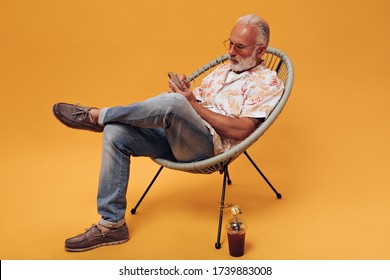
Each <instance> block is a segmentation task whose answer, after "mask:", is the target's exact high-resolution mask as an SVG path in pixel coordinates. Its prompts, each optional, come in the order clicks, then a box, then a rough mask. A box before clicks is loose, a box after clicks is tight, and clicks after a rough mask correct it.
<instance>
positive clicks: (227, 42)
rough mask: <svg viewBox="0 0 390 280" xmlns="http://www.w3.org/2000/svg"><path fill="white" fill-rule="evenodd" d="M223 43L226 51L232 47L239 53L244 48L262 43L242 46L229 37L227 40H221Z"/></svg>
mask: <svg viewBox="0 0 390 280" xmlns="http://www.w3.org/2000/svg"><path fill="white" fill-rule="evenodd" d="M223 45H224V47H225V48H226V49H227V50H228V51H230V50H231V49H232V47H233V48H234V50H235V51H236V52H238V53H240V52H242V51H244V50H245V49H248V48H252V47H255V46H262V45H263V44H254V45H250V46H243V45H241V44H237V43H233V42H232V41H231V40H230V39H227V40H225V41H223Z"/></svg>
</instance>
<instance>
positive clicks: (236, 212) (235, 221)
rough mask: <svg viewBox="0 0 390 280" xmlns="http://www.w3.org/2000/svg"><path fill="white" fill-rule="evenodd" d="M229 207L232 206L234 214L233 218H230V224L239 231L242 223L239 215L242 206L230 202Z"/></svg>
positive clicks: (231, 210) (231, 209)
mask: <svg viewBox="0 0 390 280" xmlns="http://www.w3.org/2000/svg"><path fill="white" fill-rule="evenodd" d="M227 207H228V208H230V212H231V214H232V219H231V220H230V222H229V225H230V227H231V228H232V229H234V230H236V231H239V230H240V228H241V225H242V222H240V221H239V219H238V217H237V216H238V215H239V214H242V212H241V209H240V206H238V205H234V204H229V205H228V206H227Z"/></svg>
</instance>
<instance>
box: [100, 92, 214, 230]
mask: <svg viewBox="0 0 390 280" xmlns="http://www.w3.org/2000/svg"><path fill="white" fill-rule="evenodd" d="M99 123H100V124H103V125H104V126H105V127H104V131H103V148H102V162H101V170H100V178H99V190H98V199H97V202H98V212H99V214H100V215H101V219H100V221H99V223H100V224H102V225H103V226H106V227H110V228H117V227H120V226H121V225H122V224H123V223H124V217H125V212H126V204H127V203H126V192H127V184H128V180H129V174H130V158H131V156H135V157H136V156H146V157H151V158H166V159H170V160H176V161H179V162H191V161H198V160H202V159H206V158H210V157H212V156H213V155H214V147H213V140H212V136H211V134H210V133H209V130H208V128H207V127H206V126H205V123H204V121H203V120H202V118H201V117H200V116H199V115H198V114H197V113H196V112H195V110H194V109H193V108H192V106H191V105H190V103H189V102H188V101H187V99H186V98H185V97H184V96H182V95H181V94H178V93H163V94H161V95H158V96H156V97H153V98H150V99H148V100H145V101H143V102H138V103H134V104H131V105H128V106H118V107H111V108H103V109H101V111H100V115H99Z"/></svg>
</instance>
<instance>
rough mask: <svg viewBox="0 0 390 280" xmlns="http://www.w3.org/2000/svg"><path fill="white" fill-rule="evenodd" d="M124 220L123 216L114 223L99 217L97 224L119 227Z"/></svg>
mask: <svg viewBox="0 0 390 280" xmlns="http://www.w3.org/2000/svg"><path fill="white" fill-rule="evenodd" d="M125 222H126V220H125V218H123V219H122V220H120V221H118V222H116V223H114V222H109V221H106V220H103V218H100V220H99V225H102V226H104V227H107V228H120V227H121V226H123V224H124V223H125Z"/></svg>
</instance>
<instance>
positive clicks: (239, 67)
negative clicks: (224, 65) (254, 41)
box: [230, 53, 256, 72]
mask: <svg viewBox="0 0 390 280" xmlns="http://www.w3.org/2000/svg"><path fill="white" fill-rule="evenodd" d="M254 66H256V54H255V53H254V55H252V56H249V57H247V58H244V59H242V60H238V63H237V64H232V63H230V68H231V69H232V70H233V71H234V72H243V71H246V70H248V69H251V68H253V67H254Z"/></svg>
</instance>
